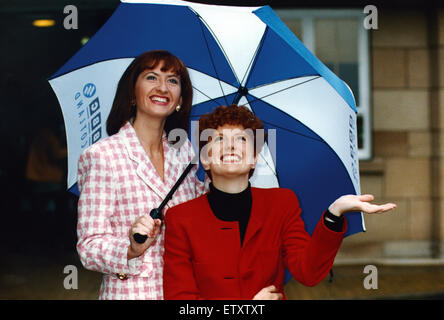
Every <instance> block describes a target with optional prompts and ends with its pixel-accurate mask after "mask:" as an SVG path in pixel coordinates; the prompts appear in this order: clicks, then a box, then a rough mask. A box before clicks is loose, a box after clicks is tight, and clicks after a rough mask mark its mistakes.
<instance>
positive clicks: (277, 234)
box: [163, 188, 347, 300]
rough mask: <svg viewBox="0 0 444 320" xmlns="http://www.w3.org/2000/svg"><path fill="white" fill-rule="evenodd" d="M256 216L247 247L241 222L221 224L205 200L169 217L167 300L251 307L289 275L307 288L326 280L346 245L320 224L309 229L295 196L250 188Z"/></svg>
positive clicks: (186, 205) (178, 208)
mask: <svg viewBox="0 0 444 320" xmlns="http://www.w3.org/2000/svg"><path fill="white" fill-rule="evenodd" d="M251 192H252V199H253V203H252V208H251V216H250V220H249V223H248V227H247V230H246V233H245V238H244V242H243V245H242V246H241V244H240V235H239V226H238V223H237V222H226V221H222V220H219V219H218V218H216V216H215V215H214V214H213V212H212V211H211V209H210V205H209V203H208V200H207V196H206V194H205V195H203V196H200V197H198V198H196V199H193V200H191V201H188V202H186V203H183V204H180V205H177V206H175V207H173V208H171V209H169V210H168V212H167V214H166V216H165V217H166V218H165V227H166V231H165V253H164V261H165V265H164V274H163V288H164V297H165V299H184V300H185V299H186V300H188V299H226V300H232V299H236V300H237V299H252V298H253V297H254V295H255V294H256V293H258V292H259V291H260V290H261V289H262V288H264V287H267V286H270V285H275V286H276V287H277V288H278V290H279V291H280V292H281V293H282V294H284V283H283V280H284V272H285V268H287V269H288V270H289V271H290V272H291V274H292V275H293V277H294V278H295V279H296V280H297V281H299V282H300V283H302V284H304V285H306V286H314V285H316V284H318V283H319V282H320V281H322V280H323V279H324V277H325V276H326V275H327V274H328V272H329V270H330V268H331V267H332V265H333V261H334V258H335V256H336V253H337V251H338V249H339V247H340V245H341V243H342V239H343V237H344V234H345V231H346V229H347V225H346V222H345V221H344V222H345V223H344V227H343V230H342V232H335V231H332V230H330V229H328V228H327V227H326V226H325V225H324V222H323V221H324V219H323V218H322V219H320V221H319V223H318V225H317V226H316V228H315V230H314V232H313V236H312V237H310V235H309V234H308V233H307V232H306V231H305V229H304V222H303V221H302V219H301V216H300V215H301V209H300V207H299V202H298V199H297V197H296V195H295V194H294V193H293V192H292V191H291V190H288V189H280V188H279V189H278V188H275V189H259V188H251Z"/></svg>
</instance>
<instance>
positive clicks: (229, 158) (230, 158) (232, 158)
mask: <svg viewBox="0 0 444 320" xmlns="http://www.w3.org/2000/svg"><path fill="white" fill-rule="evenodd" d="M240 159H241V158H240V157H239V156H237V155H227V156H224V157H223V158H222V160H223V162H240Z"/></svg>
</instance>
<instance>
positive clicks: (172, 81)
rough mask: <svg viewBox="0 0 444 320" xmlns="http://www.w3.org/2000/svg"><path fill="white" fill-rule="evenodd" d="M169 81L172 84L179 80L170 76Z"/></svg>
mask: <svg viewBox="0 0 444 320" xmlns="http://www.w3.org/2000/svg"><path fill="white" fill-rule="evenodd" d="M169 81H170V83H172V84H179V80H177V79H176V78H171V79H170V80H169Z"/></svg>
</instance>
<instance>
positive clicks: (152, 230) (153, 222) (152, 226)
mask: <svg viewBox="0 0 444 320" xmlns="http://www.w3.org/2000/svg"><path fill="white" fill-rule="evenodd" d="M161 225H162V221H161V220H160V219H153V218H151V216H149V215H145V216H141V217H139V218H137V219H136V221H134V223H133V224H132V225H131V229H130V232H129V238H130V246H129V247H128V260H130V259H132V258H136V257H138V256H140V255H142V254H143V253H144V252H145V250H146V249H148V248H149V247H150V246H151V244H152V243H153V241H154V239H156V237H157V235H158V234H159V232H160V227H161ZM136 233H139V234H142V235H147V236H148V239H146V241H145V242H144V243H137V242H136V240H134V235H135V234H136Z"/></svg>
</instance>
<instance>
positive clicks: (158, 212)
mask: <svg viewBox="0 0 444 320" xmlns="http://www.w3.org/2000/svg"><path fill="white" fill-rule="evenodd" d="M196 160H197V155H196V156H195V157H194V159H193V160H191V162H190V163H189V164H188V166H187V167H186V168H185V170H184V172H182V174H181V175H180V177H179V179H178V180H177V181H176V183H175V184H174V186H173V187H172V188H171V190H170V192H168V194H167V196H166V197H165V199H163V201H162V203H161V204H160V206H159V208H156V209H153V210H151V212H150V216H151V218H153V219H161V220H162V210H163V208H164V207H165V205H166V204H167V203H168V201H170V199H171V198H172V197H173V194H174V192H176V190H177V188H179V185H180V184H181V183H182V181H183V180H184V179H185V177H186V176H187V174H188V172H190V170H191V169H192V168H193V166H194V162H195V161H196ZM133 237H134V240H135V241H136V242H137V243H144V242H145V241H146V239H148V236H147V235H144V234H140V233H135V234H134V236H133Z"/></svg>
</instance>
